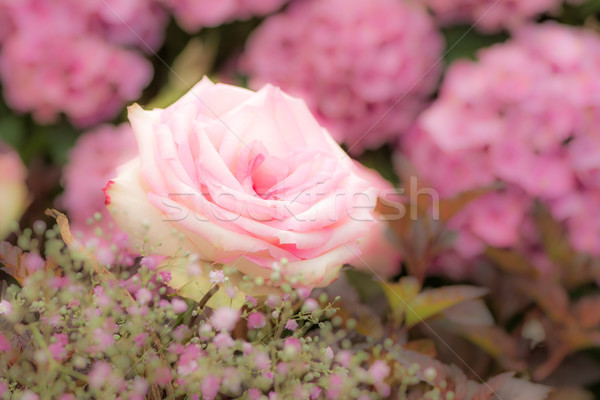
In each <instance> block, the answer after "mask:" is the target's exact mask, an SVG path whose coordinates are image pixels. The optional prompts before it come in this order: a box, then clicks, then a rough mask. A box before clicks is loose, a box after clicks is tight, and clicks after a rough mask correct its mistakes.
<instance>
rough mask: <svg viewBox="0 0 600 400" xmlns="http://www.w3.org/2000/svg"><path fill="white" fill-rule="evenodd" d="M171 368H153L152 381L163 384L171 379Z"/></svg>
mask: <svg viewBox="0 0 600 400" xmlns="http://www.w3.org/2000/svg"><path fill="white" fill-rule="evenodd" d="M172 379H173V378H172V375H171V369H170V368H167V367H159V368H157V369H156V370H154V382H155V383H156V384H157V385H160V386H165V385H167V384H168V383H169V382H171V380H172Z"/></svg>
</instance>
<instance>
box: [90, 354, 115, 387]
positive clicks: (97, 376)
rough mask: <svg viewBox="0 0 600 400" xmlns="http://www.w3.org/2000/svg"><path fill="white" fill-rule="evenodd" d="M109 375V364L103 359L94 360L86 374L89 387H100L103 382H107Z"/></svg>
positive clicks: (110, 371) (110, 369)
mask: <svg viewBox="0 0 600 400" xmlns="http://www.w3.org/2000/svg"><path fill="white" fill-rule="evenodd" d="M111 376H112V368H111V367H110V364H108V363H107V362H104V361H96V362H94V364H93V365H92V370H91V371H90V373H89V374H88V385H90V387H91V388H94V389H100V388H101V387H102V386H104V384H105V383H108V381H109V380H110V377H111Z"/></svg>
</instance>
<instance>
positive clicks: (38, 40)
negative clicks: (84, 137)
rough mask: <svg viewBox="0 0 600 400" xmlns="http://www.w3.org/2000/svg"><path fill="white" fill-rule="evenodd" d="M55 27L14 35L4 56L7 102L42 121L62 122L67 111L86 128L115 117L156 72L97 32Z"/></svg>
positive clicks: (1, 67)
mask: <svg viewBox="0 0 600 400" xmlns="http://www.w3.org/2000/svg"><path fill="white" fill-rule="evenodd" d="M52 32H54V29H50V30H45V29H43V28H41V27H38V28H37V29H36V30H33V31H27V32H19V33H17V34H14V35H11V36H10V37H8V38H7V39H6V40H5V41H4V44H3V47H2V58H0V79H1V80H2V83H3V89H4V98H5V100H6V102H7V103H8V104H9V106H11V108H13V109H14V110H16V111H18V112H22V113H25V112H32V113H33V117H34V119H35V120H36V122H38V123H41V124H48V123H53V122H56V121H57V120H58V117H59V115H60V114H61V113H65V114H66V115H67V116H68V117H69V119H70V121H71V122H72V123H73V124H75V125H77V126H82V127H84V126H90V125H92V124H95V123H97V122H101V121H103V120H106V119H110V118H113V117H114V116H115V115H116V114H117V113H118V112H119V111H120V109H121V107H123V104H125V103H127V102H130V101H131V100H133V99H136V98H138V97H139V96H140V95H141V93H142V89H143V88H144V87H145V86H146V85H147V84H148V82H149V81H150V78H151V77H152V66H151V65H150V63H149V62H148V61H147V60H145V59H144V58H142V57H141V56H140V55H138V54H136V53H134V52H132V51H129V50H124V49H121V48H118V47H114V46H112V45H110V44H108V43H106V42H104V41H102V40H100V39H98V38H96V37H94V36H86V35H81V36H72V35H58V34H53V33H52ZM23 65H27V68H23ZM124 71H136V73H135V74H126V73H124Z"/></svg>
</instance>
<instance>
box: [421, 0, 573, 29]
mask: <svg viewBox="0 0 600 400" xmlns="http://www.w3.org/2000/svg"><path fill="white" fill-rule="evenodd" d="M571 2H572V3H577V2H581V1H577V0H574V1H571ZM423 3H425V4H426V5H427V6H428V7H429V8H430V9H431V10H432V11H433V13H434V15H435V17H436V19H437V20H438V21H439V22H440V23H441V24H443V25H450V24H456V23H468V24H474V25H475V28H476V29H478V30H480V31H484V32H496V31H499V30H501V29H506V28H516V27H519V26H522V25H524V24H525V23H526V22H527V21H532V20H534V19H535V18H537V17H538V16H540V15H541V14H544V13H547V12H551V11H554V10H556V9H558V8H559V7H560V5H561V4H562V3H563V1H562V0H529V1H519V0H498V1H497V0H424V1H423Z"/></svg>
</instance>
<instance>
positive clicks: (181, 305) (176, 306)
mask: <svg viewBox="0 0 600 400" xmlns="http://www.w3.org/2000/svg"><path fill="white" fill-rule="evenodd" d="M171 306H173V311H175V312H176V313H178V314H180V313H182V312H185V311H187V309H188V305H187V303H186V302H185V301H184V300H182V299H177V298H175V299H173V300H171Z"/></svg>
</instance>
